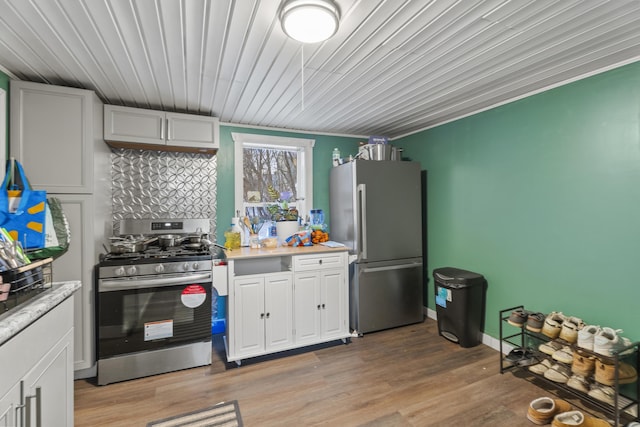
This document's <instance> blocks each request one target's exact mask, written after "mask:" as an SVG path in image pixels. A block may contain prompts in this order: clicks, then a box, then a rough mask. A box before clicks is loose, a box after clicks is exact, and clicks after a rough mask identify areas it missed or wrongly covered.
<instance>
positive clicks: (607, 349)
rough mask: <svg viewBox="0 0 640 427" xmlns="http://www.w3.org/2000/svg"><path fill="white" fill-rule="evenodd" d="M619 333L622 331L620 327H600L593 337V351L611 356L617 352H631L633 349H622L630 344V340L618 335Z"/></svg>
mask: <svg viewBox="0 0 640 427" xmlns="http://www.w3.org/2000/svg"><path fill="white" fill-rule="evenodd" d="M620 333H622V329H615V330H614V329H612V328H608V327H604V328H602V329H601V330H600V332H599V333H598V334H597V335H596V336H595V337H594V338H593V352H594V353H598V354H601V355H603V356H613V355H615V354H618V353H619V354H628V353H630V352H632V351H633V349H629V350H626V351H623V350H624V349H625V348H626V347H628V346H630V345H631V341H630V340H629V339H628V338H624V337H622V336H620Z"/></svg>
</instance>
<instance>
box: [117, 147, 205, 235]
mask: <svg viewBox="0 0 640 427" xmlns="http://www.w3.org/2000/svg"><path fill="white" fill-rule="evenodd" d="M216 159H217V157H216V156H211V155H207V154H198V153H179V152H165V151H151V150H132V149H113V150H112V154H111V179H112V183H113V187H112V209H113V223H114V234H118V222H119V221H120V220H121V219H124V218H140V219H147V218H152V219H153V218H175V219H181V218H209V220H210V223H211V235H212V236H215V235H216Z"/></svg>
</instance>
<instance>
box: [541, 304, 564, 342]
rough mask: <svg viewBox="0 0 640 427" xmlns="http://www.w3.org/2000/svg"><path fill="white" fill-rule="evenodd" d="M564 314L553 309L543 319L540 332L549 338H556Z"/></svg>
mask: <svg viewBox="0 0 640 427" xmlns="http://www.w3.org/2000/svg"><path fill="white" fill-rule="evenodd" d="M564 318H565V317H564V314H562V312H561V311H553V312H551V313H549V314H548V315H547V318H546V319H544V325H543V326H542V333H543V334H545V335H546V336H548V337H549V338H551V339H555V338H558V336H559V335H560V330H561V329H562V322H564Z"/></svg>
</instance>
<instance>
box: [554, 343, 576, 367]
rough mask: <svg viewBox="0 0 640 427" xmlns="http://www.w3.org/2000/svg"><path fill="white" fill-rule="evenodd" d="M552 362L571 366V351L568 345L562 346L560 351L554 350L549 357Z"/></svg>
mask: <svg viewBox="0 0 640 427" xmlns="http://www.w3.org/2000/svg"><path fill="white" fill-rule="evenodd" d="M551 358H552V359H553V360H557V361H558V362H562V363H566V364H567V365H571V363H572V362H573V351H572V350H571V347H569V346H568V345H565V346H563V347H562V348H561V349H560V350H556V351H554V352H553V354H552V355H551Z"/></svg>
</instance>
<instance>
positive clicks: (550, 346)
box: [538, 341, 564, 356]
mask: <svg viewBox="0 0 640 427" xmlns="http://www.w3.org/2000/svg"><path fill="white" fill-rule="evenodd" d="M562 347H564V345H562V344H561V343H559V342H558V341H549V342H543V343H542V344H540V345H539V346H538V350H540V351H541V352H543V353H544V354H547V355H549V356H553V353H555V352H556V351H558V350H560V349H561V348H562Z"/></svg>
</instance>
